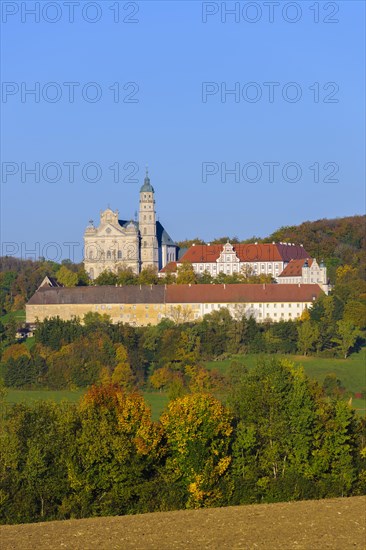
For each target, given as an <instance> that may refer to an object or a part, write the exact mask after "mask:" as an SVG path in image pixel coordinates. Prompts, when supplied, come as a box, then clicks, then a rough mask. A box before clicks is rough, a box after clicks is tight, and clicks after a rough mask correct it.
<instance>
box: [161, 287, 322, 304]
mask: <svg viewBox="0 0 366 550" xmlns="http://www.w3.org/2000/svg"><path fill="white" fill-rule="evenodd" d="M322 292H323V291H322V290H321V288H320V286H319V285H316V284H301V285H297V284H293V285H289V284H281V285H279V284H275V283H274V284H267V283H266V284H248V285H245V284H244V285H243V284H235V285H222V284H220V285H217V284H206V285H168V286H167V287H166V293H165V301H166V303H226V302H227V303H240V302H244V303H245V302H259V303H265V302H312V301H313V300H314V299H315V298H317V297H318V296H320V294H322Z"/></svg>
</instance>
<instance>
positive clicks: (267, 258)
mask: <svg viewBox="0 0 366 550" xmlns="http://www.w3.org/2000/svg"><path fill="white" fill-rule="evenodd" d="M184 262H187V263H190V264H192V267H193V270H194V272H195V273H197V274H198V275H202V274H203V273H205V272H206V273H209V274H210V275H211V276H212V277H217V276H218V275H219V274H220V273H223V274H225V275H234V274H239V273H243V272H244V273H250V274H253V275H269V276H270V277H272V279H273V280H274V281H275V282H276V283H284V284H298V283H300V284H311V283H315V284H319V285H321V287H322V289H323V290H324V291H325V292H327V291H328V280H327V268H326V267H325V265H324V263H323V262H321V263H320V264H318V263H317V261H316V260H315V259H313V258H310V256H309V254H308V253H307V252H306V250H305V248H304V247H303V246H302V245H296V244H294V243H282V242H280V243H274V242H273V243H249V244H232V243H230V242H227V243H225V244H215V245H210V244H204V245H202V244H193V245H192V246H191V247H190V248H189V249H188V250H187V251H186V252H185V253H184V254H183V255H182V256H181V258H180V259H179V260H178V261H176V262H171V263H169V264H167V265H166V266H164V268H162V269H161V271H160V273H159V276H161V277H163V276H164V275H165V274H166V273H173V274H174V273H177V271H178V270H179V267H180V266H181V265H182V264H183V263H184Z"/></svg>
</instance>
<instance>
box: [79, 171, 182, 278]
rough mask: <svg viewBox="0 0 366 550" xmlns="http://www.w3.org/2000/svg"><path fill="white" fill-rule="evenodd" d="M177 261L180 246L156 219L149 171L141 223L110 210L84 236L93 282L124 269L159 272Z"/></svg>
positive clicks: (87, 267)
mask: <svg viewBox="0 0 366 550" xmlns="http://www.w3.org/2000/svg"><path fill="white" fill-rule="evenodd" d="M177 258H178V246H177V245H176V243H175V242H174V241H173V240H172V238H171V237H170V236H169V234H168V233H167V231H166V230H165V229H164V227H163V226H162V224H161V223H160V222H159V221H157V219H156V210H155V191H154V188H153V186H152V185H151V182H150V178H149V176H148V173H147V172H146V176H145V180H144V184H143V185H142V187H141V189H140V202H139V215H138V221H137V220H132V219H131V220H123V219H119V212H118V210H114V211H113V210H111V209H110V208H107V209H106V210H104V211H101V213H100V223H99V225H98V226H94V224H93V222H90V223H89V226H88V227H87V228H86V230H85V233H84V267H85V271H86V272H87V273H88V275H89V277H90V278H91V279H96V278H97V277H98V275H100V274H101V273H102V272H103V271H111V272H114V273H117V272H118V270H119V269H123V268H131V269H132V271H133V272H134V273H136V274H138V273H140V272H141V271H142V270H143V269H144V268H146V267H152V268H154V269H156V271H159V270H161V269H162V268H164V267H165V266H166V265H167V264H168V263H169V262H175V261H176V260H177Z"/></svg>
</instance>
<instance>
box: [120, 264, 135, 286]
mask: <svg viewBox="0 0 366 550" xmlns="http://www.w3.org/2000/svg"><path fill="white" fill-rule="evenodd" d="M137 281H138V277H137V275H136V273H135V272H134V271H133V270H132V269H131V267H125V268H122V269H119V270H118V275H117V283H118V284H119V285H136V284H137Z"/></svg>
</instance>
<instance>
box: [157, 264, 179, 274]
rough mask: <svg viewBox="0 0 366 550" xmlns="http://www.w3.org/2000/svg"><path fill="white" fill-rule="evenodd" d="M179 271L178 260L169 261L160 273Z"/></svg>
mask: <svg viewBox="0 0 366 550" xmlns="http://www.w3.org/2000/svg"><path fill="white" fill-rule="evenodd" d="M176 271H177V262H169V263H168V264H166V266H165V267H163V269H161V270H160V271H159V273H175V272H176Z"/></svg>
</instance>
